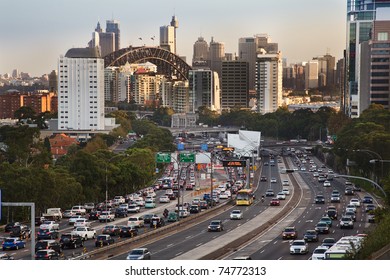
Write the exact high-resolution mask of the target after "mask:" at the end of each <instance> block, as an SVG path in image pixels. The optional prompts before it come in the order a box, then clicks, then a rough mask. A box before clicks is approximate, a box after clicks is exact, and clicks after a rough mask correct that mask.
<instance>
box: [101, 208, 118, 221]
mask: <svg viewBox="0 0 390 280" xmlns="http://www.w3.org/2000/svg"><path fill="white" fill-rule="evenodd" d="M111 221H115V214H114V213H112V212H111V211H102V212H101V213H100V216H99V222H101V223H103V222H111Z"/></svg>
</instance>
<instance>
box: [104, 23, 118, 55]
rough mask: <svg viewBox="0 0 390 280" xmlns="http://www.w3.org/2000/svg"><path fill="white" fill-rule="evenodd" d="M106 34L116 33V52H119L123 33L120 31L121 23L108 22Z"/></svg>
mask: <svg viewBox="0 0 390 280" xmlns="http://www.w3.org/2000/svg"><path fill="white" fill-rule="evenodd" d="M106 32H107V33H114V34H115V35H114V36H115V47H114V51H117V50H119V49H120V48H121V43H120V39H121V31H120V29H119V21H117V20H113V19H112V20H107V22H106Z"/></svg>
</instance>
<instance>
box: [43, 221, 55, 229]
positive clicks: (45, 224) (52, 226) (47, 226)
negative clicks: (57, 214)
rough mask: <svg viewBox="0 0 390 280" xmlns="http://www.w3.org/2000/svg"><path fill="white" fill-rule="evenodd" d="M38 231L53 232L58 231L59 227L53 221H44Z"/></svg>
mask: <svg viewBox="0 0 390 280" xmlns="http://www.w3.org/2000/svg"><path fill="white" fill-rule="evenodd" d="M39 228H40V229H53V230H59V229H60V225H59V224H58V223H56V222H55V221H44V222H43V223H42V224H41V225H40V226H39Z"/></svg>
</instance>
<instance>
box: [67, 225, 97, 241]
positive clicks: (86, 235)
mask: <svg viewBox="0 0 390 280" xmlns="http://www.w3.org/2000/svg"><path fill="white" fill-rule="evenodd" d="M71 234H73V235H78V236H81V237H82V238H83V239H84V240H88V239H94V238H96V230H94V229H92V228H90V227H76V228H75V229H74V230H72V231H71Z"/></svg>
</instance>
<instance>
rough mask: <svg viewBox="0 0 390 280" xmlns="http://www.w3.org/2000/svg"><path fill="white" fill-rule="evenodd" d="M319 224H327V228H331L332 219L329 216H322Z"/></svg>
mask: <svg viewBox="0 0 390 280" xmlns="http://www.w3.org/2000/svg"><path fill="white" fill-rule="evenodd" d="M320 222H321V223H327V224H328V226H329V227H332V219H331V218H330V217H329V216H324V217H322V218H321V219H320Z"/></svg>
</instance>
